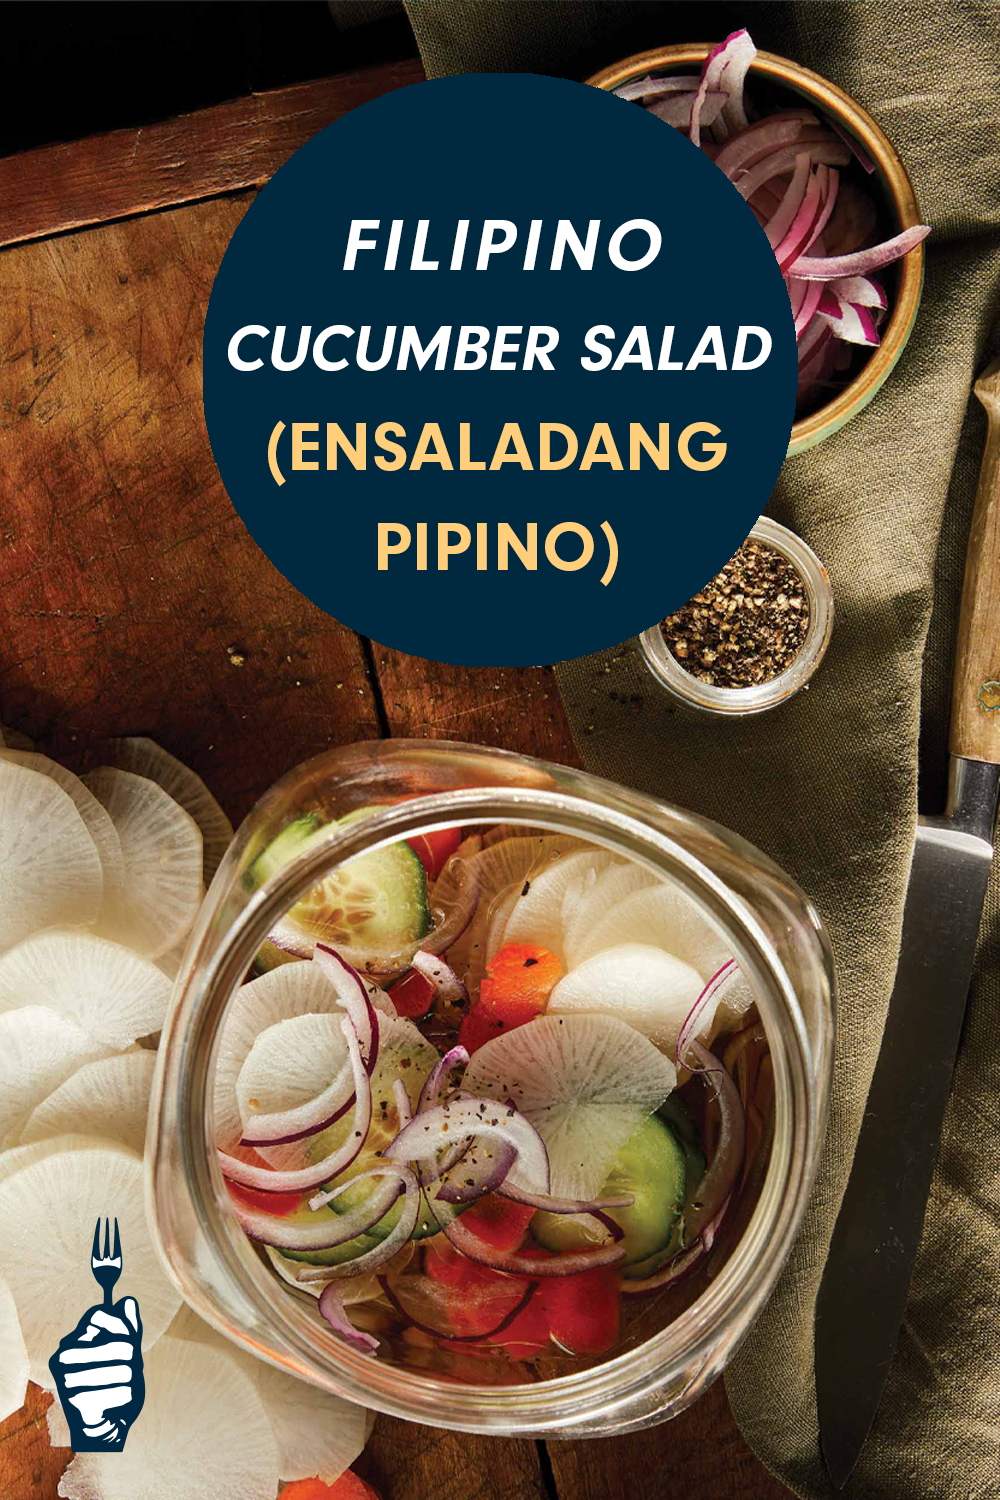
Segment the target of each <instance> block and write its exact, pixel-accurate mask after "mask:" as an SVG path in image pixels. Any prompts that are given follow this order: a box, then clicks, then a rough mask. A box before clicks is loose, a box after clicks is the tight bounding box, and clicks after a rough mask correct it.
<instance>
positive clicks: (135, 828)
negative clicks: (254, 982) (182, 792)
mask: <svg viewBox="0 0 1000 1500" xmlns="http://www.w3.org/2000/svg"><path fill="white" fill-rule="evenodd" d="M0 769H2V767H0ZM84 782H85V784H86V785H87V786H88V787H89V788H90V790H91V791H92V792H93V793H94V796H95V797H96V798H97V799H98V801H99V802H101V803H102V804H103V806H104V807H105V808H106V809H107V811H108V813H109V814H110V816H111V821H112V822H113V823H114V825H115V827H116V829H117V830H118V837H119V838H120V840H121V846H122V856H123V858H124V861H125V885H124V887H123V889H122V891H121V893H120V894H119V895H118V897H117V898H115V897H113V898H112V900H111V902H110V903H109V909H108V910H107V911H106V912H102V914H101V920H100V931H101V933H102V934H103V935H104V936H106V937H110V938H113V939H114V940H115V941H117V942H121V943H124V944H125V945H126V947H129V948H132V949H134V950H135V952H136V953H140V954H141V955H142V956H143V957H145V958H158V957H159V956H160V954H161V953H167V952H168V951H169V950H170V949H171V948H173V947H174V946H175V945H176V944H177V943H179V942H180V941H181V940H182V938H184V937H186V936H187V934H188V932H190V930H191V927H192V924H193V923H194V919H195V916H196V915H197V912H198V907H199V905H200V903H201V897H202V840H201V833H200V831H199V829H198V825H197V824H196V823H195V821H194V819H193V818H192V817H191V815H190V813H186V812H185V811H184V809H183V808H182V807H181V806H180V805H179V803H177V802H175V801H174V799H173V797H171V796H170V795H169V793H167V792H165V791H164V790H163V788H162V787H161V786H157V784H156V782H155V781H150V780H148V778H146V777H144V776H136V775H135V774H134V773H133V772H131V771H119V770H118V769H117V768H116V767H114V766H100V767H99V768H98V769H97V770H96V771H91V772H90V774H89V775H88V776H86V777H84Z"/></svg>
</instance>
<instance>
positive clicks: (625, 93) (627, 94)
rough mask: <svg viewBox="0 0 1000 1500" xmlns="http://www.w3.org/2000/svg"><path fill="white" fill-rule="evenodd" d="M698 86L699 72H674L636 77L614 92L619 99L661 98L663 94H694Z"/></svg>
mask: <svg viewBox="0 0 1000 1500" xmlns="http://www.w3.org/2000/svg"><path fill="white" fill-rule="evenodd" d="M697 87H698V74H697V73H672V74H671V75H670V77H669V78H635V79H633V80H632V82H631V83H623V84H622V85H621V87H620V88H617V89H614V90H613V93H614V94H615V97H616V98H618V99H659V98H660V97H661V96H662V95H663V94H673V93H692V94H693V93H694V91H695V89H696V88H697Z"/></svg>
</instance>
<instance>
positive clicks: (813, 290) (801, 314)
mask: <svg viewBox="0 0 1000 1500" xmlns="http://www.w3.org/2000/svg"><path fill="white" fill-rule="evenodd" d="M796 284H797V285H798V286H801V287H804V288H805V290H804V291H803V293H802V302H801V305H800V307H799V310H798V312H797V313H796V314H795V337H796V338H797V339H798V338H800V337H801V336H802V334H803V333H804V332H805V330H806V329H807V328H808V327H809V325H810V323H812V321H813V319H814V318H815V316H816V309H817V307H818V306H819V299H820V297H821V296H822V295H823V294H822V292H821V291H819V290H818V288H819V287H820V286H821V285H822V283H821V282H819V281H797V282H796ZM821 326H822V325H821Z"/></svg>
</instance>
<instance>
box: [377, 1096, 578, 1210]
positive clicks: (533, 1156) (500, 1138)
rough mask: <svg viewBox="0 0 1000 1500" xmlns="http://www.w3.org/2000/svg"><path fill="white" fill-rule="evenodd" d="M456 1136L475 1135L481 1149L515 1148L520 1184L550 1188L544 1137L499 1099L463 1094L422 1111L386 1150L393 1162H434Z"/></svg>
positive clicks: (533, 1187) (540, 1189)
mask: <svg viewBox="0 0 1000 1500" xmlns="http://www.w3.org/2000/svg"><path fill="white" fill-rule="evenodd" d="M456 1135H457V1136H458V1137H459V1138H460V1139H462V1140H464V1139H465V1138H466V1137H467V1136H473V1137H474V1138H475V1142H476V1145H477V1146H478V1148H479V1149H480V1150H482V1149H483V1147H482V1144H481V1143H482V1142H483V1141H496V1142H499V1143H500V1144H501V1145H504V1146H511V1147H513V1149H514V1151H515V1152H516V1153H517V1164H516V1169H515V1170H516V1174H517V1179H518V1184H519V1185H520V1184H522V1183H523V1184H526V1185H527V1187H528V1189H529V1191H535V1190H536V1189H537V1190H538V1191H540V1192H548V1188H549V1153H548V1151H546V1149H545V1142H544V1141H543V1140H542V1138H541V1136H540V1135H539V1134H538V1131H537V1130H536V1129H535V1127H534V1126H533V1125H531V1124H529V1122H528V1121H527V1120H526V1119H525V1117H524V1116H523V1115H522V1114H520V1113H519V1112H518V1111H517V1110H516V1109H515V1108H514V1107H513V1105H511V1104H498V1103H497V1101H496V1100H495V1099H473V1098H469V1097H467V1096H461V1097H459V1098H457V1099H452V1100H451V1101H449V1102H448V1103H447V1104H437V1105H434V1106H433V1108H431V1109H426V1110H423V1111H421V1112H419V1113H418V1114H417V1115H416V1116H415V1117H414V1119H413V1120H412V1121H411V1122H410V1124H409V1125H407V1126H406V1128H405V1130H401V1131H400V1132H399V1134H398V1135H397V1136H396V1138H395V1140H393V1141H392V1142H391V1143H390V1144H389V1145H388V1146H387V1147H386V1148H385V1152H384V1155H385V1156H386V1157H387V1158H388V1159H389V1160H390V1161H413V1162H425V1161H433V1160H434V1159H435V1158H436V1157H437V1154H438V1152H439V1151H440V1150H441V1148H442V1146H445V1145H448V1144H450V1140H451V1138H453V1137H454V1136H456ZM470 1149H471V1148H470ZM499 1154H500V1153H499V1152H498V1153H497V1156H498V1158H499ZM508 1170H509V1168H508Z"/></svg>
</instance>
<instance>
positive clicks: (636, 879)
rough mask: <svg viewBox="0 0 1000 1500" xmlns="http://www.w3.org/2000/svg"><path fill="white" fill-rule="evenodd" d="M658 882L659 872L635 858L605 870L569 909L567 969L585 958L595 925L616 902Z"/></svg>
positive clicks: (566, 949) (565, 953)
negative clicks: (585, 950)
mask: <svg viewBox="0 0 1000 1500" xmlns="http://www.w3.org/2000/svg"><path fill="white" fill-rule="evenodd" d="M655 884H656V876H655V875H653V874H651V873H650V871H649V870H647V869H646V868H645V866H643V865H640V864H636V863H635V862H634V861H630V862H629V863H628V864H625V865H612V866H611V867H610V868H609V869H607V870H602V872H601V873H600V875H598V876H597V879H596V880H595V881H594V883H593V884H592V885H591V886H590V887H589V889H588V890H587V891H585V892H583V893H582V894H581V897H580V901H579V904H578V905H577V906H576V907H575V908H574V910H572V911H570V912H569V913H568V920H567V922H566V936H565V938H564V941H563V951H564V956H565V959H566V967H567V969H572V968H574V967H575V965H576V964H578V963H581V962H582V959H581V956H580V955H581V949H582V948H583V945H584V943H585V942H586V940H587V937H588V935H589V933H590V931H591V929H592V928H593V927H594V926H596V924H597V923H598V922H599V921H601V920H602V918H603V917H604V915H605V914H606V913H607V912H609V911H610V910H611V908H612V907H613V906H616V905H617V904H618V902H619V901H624V899H625V897H626V896H631V895H632V893H633V891H642V890H646V889H647V887H649V886H653V885H655Z"/></svg>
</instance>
